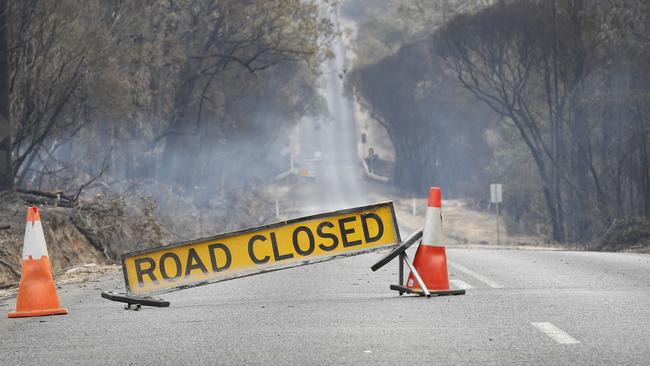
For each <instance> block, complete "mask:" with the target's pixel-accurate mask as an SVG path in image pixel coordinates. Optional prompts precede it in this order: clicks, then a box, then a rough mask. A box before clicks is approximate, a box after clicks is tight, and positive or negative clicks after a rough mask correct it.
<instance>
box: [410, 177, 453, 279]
mask: <svg viewBox="0 0 650 366" xmlns="http://www.w3.org/2000/svg"><path fill="white" fill-rule="evenodd" d="M440 201H441V193H440V188H439V187H431V188H430V189H429V200H428V202H427V211H426V214H425V216H424V228H423V230H422V242H421V243H420V246H419V247H418V250H417V251H416V252H415V259H413V267H415V270H416V271H417V273H418V274H419V275H420V277H421V278H422V282H424V284H425V285H426V287H427V289H428V290H430V291H440V290H449V278H448V275H447V255H446V253H445V247H444V244H443V234H442V211H441V205H440V203H441V202H440ZM406 287H407V288H409V289H419V288H420V286H419V285H418V283H417V281H415V279H414V276H413V273H412V272H411V273H410V274H409V277H408V280H407V281H406Z"/></svg>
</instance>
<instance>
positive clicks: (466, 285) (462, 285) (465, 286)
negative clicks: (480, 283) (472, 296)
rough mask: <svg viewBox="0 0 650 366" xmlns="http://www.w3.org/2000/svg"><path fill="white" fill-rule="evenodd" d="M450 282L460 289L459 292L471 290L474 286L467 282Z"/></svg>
mask: <svg viewBox="0 0 650 366" xmlns="http://www.w3.org/2000/svg"><path fill="white" fill-rule="evenodd" d="M449 282H451V283H452V284H454V286H455V287H456V288H458V289H459V290H469V289H471V288H473V287H472V285H470V284H469V283H467V282H465V281H463V280H449Z"/></svg>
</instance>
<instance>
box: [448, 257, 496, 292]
mask: <svg viewBox="0 0 650 366" xmlns="http://www.w3.org/2000/svg"><path fill="white" fill-rule="evenodd" d="M448 264H449V266H450V267H453V268H454V269H457V270H459V271H461V272H463V273H465V274H468V275H470V276H472V277H474V278H476V279H477V280H479V281H481V282H483V283H485V284H486V285H488V286H490V287H492V288H503V286H501V285H500V284H498V283H496V282H494V281H492V280H491V279H489V278H487V277H485V276H483V275H481V274H478V273H476V272H474V271H472V270H471V269H469V268H467V267H465V266H461V265H460V264H457V263H453V262H448Z"/></svg>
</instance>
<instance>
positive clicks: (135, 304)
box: [102, 291, 169, 311]
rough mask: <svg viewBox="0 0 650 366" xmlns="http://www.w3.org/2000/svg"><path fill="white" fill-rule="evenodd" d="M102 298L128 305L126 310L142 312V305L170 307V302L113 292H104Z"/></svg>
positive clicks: (125, 307)
mask: <svg viewBox="0 0 650 366" xmlns="http://www.w3.org/2000/svg"><path fill="white" fill-rule="evenodd" d="M102 297H103V298H104V299H107V300H111V301H117V302H123V303H126V305H125V306H124V309H126V310H136V311H137V310H140V308H142V305H145V306H154V307H158V308H166V307H169V301H167V300H163V299H160V298H157V297H149V296H146V297H143V296H131V295H126V294H120V293H117V292H111V291H103V292H102Z"/></svg>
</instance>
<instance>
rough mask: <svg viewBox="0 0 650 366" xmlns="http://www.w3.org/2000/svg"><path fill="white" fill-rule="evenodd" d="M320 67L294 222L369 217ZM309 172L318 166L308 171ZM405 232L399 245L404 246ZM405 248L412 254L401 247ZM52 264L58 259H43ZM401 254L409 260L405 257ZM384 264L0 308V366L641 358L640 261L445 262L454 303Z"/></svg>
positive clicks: (343, 115) (339, 101)
mask: <svg viewBox="0 0 650 366" xmlns="http://www.w3.org/2000/svg"><path fill="white" fill-rule="evenodd" d="M334 48H335V52H336V53H337V58H335V59H333V60H330V61H328V64H327V65H325V68H324V69H325V72H324V78H326V79H327V82H326V84H325V86H324V92H323V95H324V96H325V97H326V99H327V101H328V105H329V106H330V109H331V110H332V111H333V112H332V118H330V119H329V120H327V121H325V122H323V121H316V120H312V121H308V122H306V123H305V124H304V125H303V126H302V127H301V131H300V136H301V138H300V139H301V149H300V156H298V157H297V158H298V160H299V161H300V162H301V163H303V164H309V166H310V172H311V173H312V175H313V176H312V177H309V178H305V179H304V180H303V183H304V184H303V185H301V187H299V189H298V190H297V192H295V200H296V203H298V204H299V205H300V206H302V207H303V211H304V213H314V212H321V211H324V210H331V209H337V208H342V207H350V206H355V205H361V204H366V203H369V199H368V195H367V193H368V192H369V190H370V186H369V185H368V183H364V182H363V180H362V179H360V175H361V170H360V167H359V163H358V159H357V155H356V146H355V144H356V132H355V127H354V120H353V117H352V116H351V105H350V102H349V101H348V100H346V99H345V98H343V97H342V80H341V78H340V75H341V73H342V72H344V70H342V69H343V68H344V65H345V61H344V59H342V58H341V56H340V55H341V53H342V50H344V47H343V45H342V43H341V42H340V40H338V41H337V43H335V47H334ZM310 160H314V161H310ZM405 234H408V233H402V237H406V235H405ZM412 250H414V248H412ZM54 255H55V254H54ZM412 255H413V253H411V256H412ZM380 257H381V254H377V253H374V254H366V255H360V256H357V257H351V258H346V259H340V260H335V261H331V262H326V263H321V264H317V265H312V266H305V267H299V268H294V269H289V270H283V271H279V272H274V273H268V274H264V275H259V276H253V277H248V278H244V279H237V280H232V281H227V282H222V283H217V284H213V285H209V286H203V287H198V288H193V289H187V290H183V291H179V292H174V293H169V294H165V295H164V296H163V297H164V298H165V299H168V300H170V301H171V304H172V305H171V307H169V308H162V309H156V308H144V309H143V310H141V311H138V312H136V311H130V310H124V309H123V307H122V306H121V305H120V304H118V303H114V302H110V301H107V300H104V299H102V298H100V292H101V291H102V290H108V291H119V292H123V291H124V284H123V280H122V277H121V274H114V275H109V276H106V277H104V278H102V279H100V280H97V281H94V282H87V283H83V284H73V285H65V286H62V288H60V289H59V296H60V298H61V302H62V304H63V305H64V306H67V307H68V308H69V310H70V314H69V315H66V316H57V317H45V318H27V319H8V318H6V317H5V316H6V315H4V314H6V313H7V312H9V311H10V309H11V308H13V306H14V304H15V299H10V300H7V301H5V302H2V303H0V313H3V315H2V317H0V365H32V364H47V365H70V364H82V365H83V364H103V365H127V364H134V365H191V364H208V365H221V364H222V365H231V364H262V365H275V364H279V365H303V364H325V365H359V364H372V365H377V364H381V365H395V364H413V365H419V364H441V365H447V364H463V365H464V364H480V365H485V364H498V365H508V364H553V365H555V364H570V365H594V364H617V365H619V364H627V365H647V364H648V360H650V346H649V345H650V310H649V309H650V255H641V254H627V253H588V252H562V251H518V250H497V249H490V248H486V247H481V248H479V247H476V248H449V249H448V259H449V271H450V276H451V281H452V284H453V287H456V288H458V287H463V288H466V289H467V294H466V295H464V296H454V297H440V298H431V299H425V298H417V297H412V296H403V297H400V296H398V295H397V293H395V292H392V291H390V290H389V289H388V287H389V285H390V284H392V283H395V281H396V280H397V263H391V264H389V265H388V266H387V267H384V268H383V269H381V270H380V271H378V272H376V273H373V272H371V271H370V266H371V264H373V263H374V262H375V261H377V260H378V259H379V258H380Z"/></svg>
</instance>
